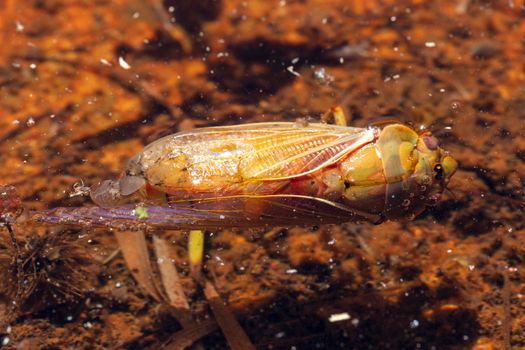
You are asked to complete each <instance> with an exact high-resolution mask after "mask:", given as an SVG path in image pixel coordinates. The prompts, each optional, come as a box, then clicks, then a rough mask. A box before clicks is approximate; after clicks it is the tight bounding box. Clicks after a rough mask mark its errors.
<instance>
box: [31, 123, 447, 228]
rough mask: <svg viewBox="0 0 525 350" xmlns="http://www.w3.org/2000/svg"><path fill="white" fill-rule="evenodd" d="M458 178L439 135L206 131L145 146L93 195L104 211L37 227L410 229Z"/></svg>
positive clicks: (71, 213)
mask: <svg viewBox="0 0 525 350" xmlns="http://www.w3.org/2000/svg"><path fill="white" fill-rule="evenodd" d="M456 168H457V163H456V161H455V160H454V158H452V157H451V156H450V155H449V154H448V153H447V152H446V151H444V150H443V149H442V148H441V147H440V145H439V142H438V140H437V139H436V138H435V137H434V136H432V135H431V133H430V132H428V131H424V132H421V133H418V132H416V131H415V130H414V129H412V128H410V127H408V126H406V125H402V124H390V125H386V126H384V127H368V128H356V127H346V126H339V125H329V124H323V123H294V122H278V123H256V124H246V125H237V126H219V127H207V128H201V129H196V130H192V131H185V132H179V133H176V134H173V135H169V136H166V137H163V138H161V139H159V140H157V141H155V142H153V143H151V144H149V145H148V146H146V147H145V148H144V149H143V150H142V151H141V152H140V153H139V154H137V155H136V156H135V157H133V158H132V159H131V160H130V161H129V164H128V166H127V169H126V170H125V172H124V173H123V175H122V177H121V178H120V179H118V180H106V181H103V182H102V183H100V184H99V185H98V186H96V187H94V188H92V190H91V198H92V200H93V201H94V202H95V203H96V204H97V206H94V207H83V208H56V209H51V210H49V211H47V212H41V213H39V214H37V215H36V219H37V220H39V221H45V222H50V223H63V224H73V225H75V224H77V225H93V226H107V227H115V228H124V229H133V228H160V229H209V228H226V227H260V226H264V225H297V224H314V225H317V224H322V223H342V222H347V221H369V222H373V223H380V222H382V221H385V220H410V219H412V218H414V217H415V216H416V215H418V214H419V213H421V212H422V211H423V210H424V209H425V207H427V206H429V205H433V204H435V203H436V202H437V201H438V200H439V198H440V196H441V194H442V192H443V190H444V189H445V188H446V186H447V184H448V183H449V181H450V178H451V176H452V175H453V174H454V172H455V171H456Z"/></svg>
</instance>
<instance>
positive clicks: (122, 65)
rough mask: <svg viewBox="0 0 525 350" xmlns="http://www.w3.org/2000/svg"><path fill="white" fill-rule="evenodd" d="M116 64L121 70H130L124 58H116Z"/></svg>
mask: <svg viewBox="0 0 525 350" xmlns="http://www.w3.org/2000/svg"><path fill="white" fill-rule="evenodd" d="M118 64H119V65H120V66H121V67H122V68H123V69H126V70H127V69H131V66H130V65H129V63H128V62H126V60H125V59H124V57H122V56H120V57H119V58H118Z"/></svg>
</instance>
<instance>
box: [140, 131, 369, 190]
mask: <svg viewBox="0 0 525 350" xmlns="http://www.w3.org/2000/svg"><path fill="white" fill-rule="evenodd" d="M375 137H376V130H375V129H363V128H350V127H340V126H335V125H327V124H308V125H306V126H300V125H298V124H296V123H258V124H246V125H240V126H228V127H211V128H203V129H197V130H192V131H188V132H183V133H179V134H174V135H170V136H167V137H165V138H163V139H160V140H157V141H156V142H154V143H152V144H150V145H149V146H147V147H146V148H145V149H144V150H143V152H142V155H141V157H142V159H143V160H145V162H150V163H151V166H153V164H154V163H155V162H157V163H158V162H159V159H160V162H162V161H163V159H166V162H169V161H170V160H172V159H174V158H175V157H177V156H178V155H184V159H186V160H185V161H186V168H187V169H188V172H189V173H191V174H195V175H192V176H194V179H193V180H194V181H195V182H205V181H206V177H207V176H209V177H215V179H216V178H218V177H219V178H220V177H224V178H225V177H229V178H239V179H242V180H243V181H254V180H255V181H270V180H284V179H290V178H294V177H299V176H302V175H306V174H309V173H311V172H314V171H316V170H318V169H320V168H322V167H324V166H327V165H329V164H333V163H335V162H337V161H338V160H339V159H341V158H342V157H344V156H345V155H347V154H349V153H351V152H353V151H355V150H357V149H359V148H360V147H362V146H363V145H365V144H367V143H369V142H371V141H373V140H374V138H375ZM160 154H164V156H162V155H160ZM150 163H148V164H143V165H144V166H145V167H146V168H148V167H150ZM166 186H168V187H170V186H171V187H177V186H178V185H177V184H175V183H167V184H166Z"/></svg>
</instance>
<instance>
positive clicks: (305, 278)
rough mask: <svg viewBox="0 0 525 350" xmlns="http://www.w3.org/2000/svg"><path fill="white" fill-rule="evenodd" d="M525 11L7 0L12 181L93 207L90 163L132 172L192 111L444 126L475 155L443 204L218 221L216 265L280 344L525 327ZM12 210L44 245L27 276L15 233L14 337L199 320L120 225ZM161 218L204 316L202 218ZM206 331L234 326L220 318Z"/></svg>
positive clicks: (118, 331) (236, 306)
mask: <svg viewBox="0 0 525 350" xmlns="http://www.w3.org/2000/svg"><path fill="white" fill-rule="evenodd" d="M524 11H525V7H524V3H523V2H522V1H521V0H512V1H501V2H498V1H469V0H457V1H435V2H434V1H433V2H430V1H420V0H412V1H390V0H386V1H375V0H374V1H367V2H366V3H365V2H362V1H358V0H356V1H346V0H331V1H321V0H306V1H292V0H287V1H286V0H282V1H267V0H261V1H240V0H229V1H220V0H205V1H200V2H196V1H187V0H179V1H175V0H165V1H164V2H162V1H158V0H149V1H147V0H142V1H140V0H132V1H123V0H114V1H109V0H96V1H82V0H75V1H73V0H69V1H68V0H45V1H42V0H24V1H19V0H5V1H2V2H0V18H1V20H0V42H2V50H1V51H0V164H2V166H1V167H0V178H1V179H2V181H1V182H2V184H11V185H15V186H16V187H17V189H18V191H19V193H20V194H21V196H22V198H23V202H24V205H25V206H26V207H27V208H32V209H42V208H49V207H54V206H78V205H83V204H86V203H88V200H87V199H85V198H83V197H70V196H69V194H70V193H71V191H72V187H73V185H74V184H75V183H79V182H80V181H83V183H85V184H87V185H90V184H93V183H95V182H97V181H99V180H101V179H107V178H114V177H117V176H118V175H119V173H120V172H121V171H122V169H123V168H124V166H125V164H126V162H127V160H128V159H129V158H130V157H131V156H133V155H134V154H135V153H136V152H138V151H139V150H140V149H141V148H142V147H143V146H144V145H145V144H147V143H149V142H151V141H153V140H155V139H157V138H159V137H160V136H163V135H166V134H170V133H173V132H176V131H179V130H186V129H190V128H194V127H199V126H208V125H228V124H238V123H248V122H260V121H293V120H295V119H297V118H307V119H311V120H318V119H319V117H320V115H321V114H322V113H324V112H325V111H326V110H327V109H328V108H330V107H332V106H334V105H342V106H343V108H344V109H345V110H346V113H347V116H348V118H349V119H350V123H351V125H354V126H361V127H362V126H366V125H369V124H370V123H372V122H377V121H378V120H383V119H385V118H387V119H395V120H398V121H401V122H404V123H409V124H411V125H414V126H416V127H419V126H425V127H426V128H428V129H429V130H431V131H432V132H433V133H434V134H435V135H436V136H437V137H438V138H439V140H440V141H441V142H442V143H443V145H444V146H443V147H444V148H446V149H447V150H450V151H451V153H452V154H453V155H454V157H455V158H456V159H457V160H458V161H459V164H460V166H459V171H458V172H457V174H456V175H455V177H454V178H453V180H452V182H451V183H450V189H451V192H453V193H447V194H446V195H445V198H444V199H443V200H442V201H441V202H440V203H439V204H438V205H437V206H436V207H434V208H431V209H429V210H427V211H426V212H425V213H424V214H423V215H421V216H420V217H418V218H417V219H416V220H414V221H412V222H408V223H386V224H382V225H379V226H373V225H370V224H352V223H349V224H345V225H341V226H320V227H280V228H274V227H268V228H266V229H261V230H250V231H241V230H223V231H217V232H208V233H207V236H208V239H207V246H206V252H207V255H206V263H205V274H206V276H207V277H208V278H209V279H210V280H211V281H212V282H213V283H214V285H215V287H216V288H217V290H218V292H219V294H220V295H221V297H222V298H223V299H224V300H225V301H227V303H228V305H229V307H230V308H231V309H232V310H233V311H234V312H235V314H236V315H237V317H238V319H239V321H240V323H241V325H242V326H243V328H244V330H245V331H246V332H247V334H248V336H249V337H250V339H251V340H252V342H253V343H254V344H255V345H256V347H257V348H260V349H314V348H315V349H337V348H341V349H478V350H481V349H510V348H513V349H520V348H525V299H524V297H523V296H524V294H525V290H524V287H523V286H524V284H523V282H524V281H525V265H524V264H525V248H524V246H525V214H524V204H523V203H524V202H523V201H524V199H525V196H524V193H523V187H524V181H525V119H524V116H523V113H524V112H523V111H524V109H525V61H524V59H523V57H525V47H524V45H525V43H524V41H523V38H525V22H524V21H523V16H524V14H525V12H524ZM14 231H15V234H16V236H17V239H18V243H19V245H20V249H22V250H23V251H24V254H26V255H23V256H25V257H26V259H25V260H24V261H29V262H31V264H26V265H23V268H22V274H23V275H24V276H27V278H26V279H22V280H17V279H16V278H14V277H13V276H17V275H18V276H20V271H18V270H17V271H15V272H13V271H12V269H13V266H12V265H13V264H12V260H11V259H12V256H13V254H14V253H13V248H12V247H11V246H10V244H9V241H8V240H7V238H6V240H5V242H3V243H2V245H1V247H0V248H1V252H0V253H1V254H0V255H1V256H0V262H1V263H2V264H3V265H2V266H3V272H2V276H6V277H5V279H4V282H3V283H4V286H2V287H1V288H0V289H1V290H0V291H1V292H2V296H1V298H0V301H1V302H2V303H1V308H0V316H1V321H2V322H1V323H2V325H1V327H2V328H1V329H0V332H1V339H2V341H1V343H2V347H5V348H12V349H38V348H42V349H69V348H75V349H115V348H125V349H136V348H149V349H158V348H161V347H162V346H164V345H165V344H169V343H170V341H171V340H172V337H173V334H174V332H176V331H177V330H179V329H180V328H181V325H180V324H179V323H178V321H177V320H176V318H175V317H174V316H173V314H172V313H171V312H170V310H169V308H168V307H167V306H165V305H162V304H160V303H158V302H157V301H155V300H154V299H152V298H151V297H150V296H149V295H148V294H147V293H146V292H144V290H143V289H141V288H140V286H138V285H137V283H136V282H135V280H134V279H133V278H132V276H131V274H130V272H129V270H128V269H127V268H126V264H125V261H124V259H123V257H122V255H121V254H119V253H118V251H117V249H118V244H117V241H116V239H115V238H114V236H113V234H112V233H111V232H108V231H105V230H93V229H84V230H70V229H69V230H68V229H65V228H63V227H41V226H37V225H29V224H22V223H21V224H18V225H15V226H14ZM158 234H159V235H161V236H163V237H164V238H166V239H167V240H168V241H169V242H171V243H172V247H171V249H172V253H173V254H172V255H173V259H175V261H176V262H177V269H178V270H179V273H180V274H181V276H182V283H183V286H184V287H185V291H186V293H187V295H188V296H189V297H190V300H191V301H192V302H193V309H194V312H195V315H197V317H203V316H202V315H204V314H206V310H207V306H206V305H207V304H206V300H204V298H203V296H202V293H201V292H199V290H198V288H195V285H194V283H193V282H192V280H191V278H190V277H188V271H189V267H188V265H187V263H186V256H187V253H186V248H185V244H186V240H187V237H186V236H185V235H184V234H182V233H178V232H161V233H158ZM3 236H4V237H7V232H5V234H3ZM115 252H116V254H113V253H115ZM112 254H113V255H114V257H113V258H112V259H108V257H110V256H111V255H112ZM35 257H36V258H35ZM27 285H30V287H28V286H27ZM13 301H18V303H17V304H14V305H13ZM334 314H346V316H345V317H346V319H345V320H342V321H339V322H330V321H329V320H330V316H331V315H334ZM201 346H203V347H204V348H206V349H224V348H227V342H226V340H225V339H224V337H223V336H222V335H221V333H220V332H218V331H215V332H212V333H211V334H210V335H208V336H206V337H205V338H203V340H202V342H201Z"/></svg>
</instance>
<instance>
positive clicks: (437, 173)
mask: <svg viewBox="0 0 525 350" xmlns="http://www.w3.org/2000/svg"><path fill="white" fill-rule="evenodd" d="M444 176H445V170H444V169H443V165H441V164H436V165H434V178H435V179H436V180H441V179H443V177H444Z"/></svg>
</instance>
